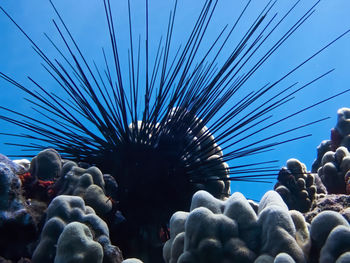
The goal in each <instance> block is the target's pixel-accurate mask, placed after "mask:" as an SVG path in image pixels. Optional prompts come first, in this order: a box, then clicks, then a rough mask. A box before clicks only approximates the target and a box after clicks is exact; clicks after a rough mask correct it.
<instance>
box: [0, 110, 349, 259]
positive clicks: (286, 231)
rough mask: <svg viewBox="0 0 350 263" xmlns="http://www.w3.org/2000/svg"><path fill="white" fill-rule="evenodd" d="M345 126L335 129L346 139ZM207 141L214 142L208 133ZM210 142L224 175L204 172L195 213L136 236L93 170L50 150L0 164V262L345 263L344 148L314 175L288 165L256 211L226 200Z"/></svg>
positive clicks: (237, 198) (111, 189)
mask: <svg viewBox="0 0 350 263" xmlns="http://www.w3.org/2000/svg"><path fill="white" fill-rule="evenodd" d="M344 112H345V111H344V110H343V111H342V114H343V115H344V114H345V113H344ZM342 122H346V121H344V120H342ZM345 124H346V123H345ZM345 124H344V123H343V124H342V126H341V125H340V124H339V125H338V126H337V129H339V130H342V131H344V132H345V131H347V128H346V127H347V126H346V125H345ZM140 125H142V123H140ZM201 132H203V134H207V135H208V136H209V135H210V133H209V132H208V131H207V130H206V129H205V128H204V129H203V130H202V131H201ZM193 134H196V136H203V135H200V134H199V133H193V132H190V133H189V137H188V138H187V139H188V140H193V138H192V137H191V136H194V135H193ZM344 134H345V133H344ZM204 137H205V136H204ZM206 140H209V141H211V142H210V144H211V146H212V147H213V148H212V151H214V152H215V153H214V152H212V153H211V155H205V154H204V155H203V158H206V160H207V162H208V163H211V165H213V167H216V168H220V169H217V171H216V173H215V172H214V171H211V170H210V169H208V170H203V174H205V177H206V178H207V181H203V182H199V181H198V182H196V183H195V187H197V188H198V189H202V188H203V189H205V190H199V191H197V192H196V193H195V194H194V195H193V196H192V200H191V202H190V204H189V211H188V212H185V211H177V212H175V213H174V214H173V215H172V217H171V218H170V222H169V224H164V225H148V227H146V225H143V227H140V228H137V227H136V228H135V227H134V226H133V225H132V224H131V225H130V224H128V219H127V218H125V216H124V214H123V213H122V211H119V210H118V208H119V206H118V205H119V204H118V203H117V202H116V200H118V198H119V196H118V195H119V194H120V191H121V189H120V186H118V183H117V181H116V180H115V178H114V177H113V176H111V175H109V174H102V172H101V171H100V170H99V169H98V168H97V167H95V166H91V165H89V164H86V163H79V164H77V163H75V162H72V161H69V160H64V159H62V158H61V157H60V155H59V153H57V152H56V151H55V150H52V149H47V150H45V151H42V152H40V153H39V154H38V155H37V156H36V157H35V158H33V160H32V161H30V162H29V161H28V160H25V159H23V160H17V161H11V160H10V159H9V158H7V157H6V156H3V155H0V262H4V263H30V262H33V263H41V262H48V263H50V262H52V263H70V262H71V263H73V262H94V263H95V262H96V263H117V262H125V263H142V261H141V260H143V262H146V263H147V262H164V261H165V262H166V263H176V262H178V263H185V262H186V263H191V262H196V263H197V262H200V263H206V262H208V263H209V262H218V263H226V262H242V263H245V262H246V263H317V262H321V263H328V262H336V263H344V262H349V260H350V224H349V222H350V195H348V194H349V190H348V188H349V189H350V186H349V185H348V181H349V180H350V172H349V170H350V161H349V160H350V153H349V151H348V149H347V148H346V147H344V146H340V147H338V148H336V150H335V151H327V152H325V153H324V155H323V156H322V159H321V161H320V166H319V168H318V174H316V173H311V172H308V171H307V168H306V166H305V164H303V163H302V162H300V161H299V160H296V159H289V160H288V161H287V163H286V167H283V168H282V169H281V170H280V171H279V175H278V177H277V180H278V181H277V183H276V184H275V186H274V189H275V191H268V192H267V193H265V195H264V196H263V197H262V199H261V200H260V202H258V203H257V202H254V201H252V200H247V199H246V198H245V197H244V196H243V195H242V194H241V193H238V192H236V193H234V194H232V195H231V196H229V197H228V193H229V187H228V186H227V181H226V180H225V179H224V178H227V177H228V170H227V167H226V165H225V163H224V162H223V161H222V159H220V158H221V157H220V156H221V153H220V151H221V150H220V148H218V146H215V143H213V142H214V139H213V137H212V136H211V135H210V136H209V137H208V138H207V139H206ZM204 142H205V140H204V141H203V143H204ZM188 143H190V141H188ZM208 143H209V142H208ZM197 146H198V147H201V146H200V145H197ZM216 154H218V155H216ZM213 156H214V157H213ZM212 158H213V159H212ZM192 178H193V179H194V180H195V179H196V178H195V177H192ZM211 179H212V181H211ZM212 182H213V183H212ZM35 191H37V192H36V193H35ZM209 191H210V192H209ZM339 193H342V194H339ZM153 216H154V215H153ZM45 217H46V218H45ZM39 235H40V237H39ZM143 236H146V238H143ZM4 237H6V238H4ZM137 237H140V238H137ZM146 240H147V242H146ZM112 244H113V245H112ZM115 245H118V247H117V246H115ZM119 247H121V248H122V251H123V250H124V249H125V251H127V252H128V253H129V254H128V255H127V257H128V256H129V255H137V256H138V257H140V258H141V259H137V258H129V259H125V260H124V261H123V257H122V251H121V250H120V249H119Z"/></svg>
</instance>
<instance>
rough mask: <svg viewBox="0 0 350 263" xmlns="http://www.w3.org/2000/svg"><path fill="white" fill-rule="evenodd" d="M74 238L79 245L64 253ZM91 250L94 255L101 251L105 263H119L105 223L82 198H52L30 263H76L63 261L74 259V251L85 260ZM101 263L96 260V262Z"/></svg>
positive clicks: (119, 255)
mask: <svg viewBox="0 0 350 263" xmlns="http://www.w3.org/2000/svg"><path fill="white" fill-rule="evenodd" d="M72 222H78V223H81V224H83V225H84V226H81V225H76V224H75V225H73V226H72V225H70V223H72ZM67 227H68V228H67ZM86 227H87V228H88V229H87V228H86ZM89 231H90V232H89ZM76 235H78V236H79V237H80V238H78V237H77V236H76ZM76 238H78V239H79V240H80V241H79V242H80V243H79V244H76V246H75V245H74V247H73V245H71V247H70V249H69V250H68V251H67V249H68V248H67V242H68V241H69V240H75V239H76ZM70 243H71V242H70ZM96 243H98V244H96ZM91 248H93V249H94V251H95V252H96V253H99V252H100V251H101V250H100V248H102V251H103V260H102V261H103V262H104V263H107V262H108V263H109V262H110V263H116V262H121V261H122V257H121V252H120V250H119V249H118V248H117V247H115V246H112V245H111V243H110V240H109V230H108V227H107V225H106V223H105V222H104V221H103V220H102V219H101V218H99V217H98V216H97V215H96V214H95V212H94V210H93V209H92V208H91V207H89V206H85V203H84V200H83V199H82V198H81V197H78V196H67V195H60V196H58V197H56V198H55V199H53V200H52V202H51V203H50V205H49V207H48V209H47V218H46V223H45V225H44V228H43V230H42V233H41V238H40V243H39V244H38V246H37V247H36V249H35V251H34V254H33V257H32V262H33V263H40V262H47V263H49V262H55V263H57V262H76V261H65V259H67V260H68V259H69V260H74V258H75V255H73V254H72V253H75V252H76V251H83V252H84V253H83V254H84V257H86V256H87V257H88V255H89V253H90V252H89V250H90V249H91ZM70 252H71V253H70ZM80 254H82V252H81V253H80ZM102 261H99V259H97V261H95V262H102ZM84 262H86V261H84ZM89 262H93V261H89Z"/></svg>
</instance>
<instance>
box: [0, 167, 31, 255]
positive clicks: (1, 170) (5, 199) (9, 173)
mask: <svg viewBox="0 0 350 263" xmlns="http://www.w3.org/2000/svg"><path fill="white" fill-rule="evenodd" d="M6 163H7V162H6ZM6 163H0V255H1V256H3V257H5V258H7V259H14V260H18V259H19V258H21V257H22V256H29V255H30V251H29V247H28V246H29V244H30V243H31V242H33V241H34V240H35V238H36V237H37V227H36V223H35V221H34V219H33V217H32V215H31V213H30V211H29V208H28V205H27V204H26V200H25V199H24V198H23V196H22V195H21V181H20V180H19V178H18V177H17V176H16V175H15V174H14V170H13V167H12V168H11V167H9V166H7V165H6Z"/></svg>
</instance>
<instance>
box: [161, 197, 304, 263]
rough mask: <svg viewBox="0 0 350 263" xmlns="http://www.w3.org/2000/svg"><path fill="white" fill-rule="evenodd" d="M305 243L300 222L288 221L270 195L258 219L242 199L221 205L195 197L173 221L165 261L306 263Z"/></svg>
mask: <svg viewBox="0 0 350 263" xmlns="http://www.w3.org/2000/svg"><path fill="white" fill-rule="evenodd" d="M296 213H297V212H296ZM308 237H309V235H308V228H307V226H306V223H305V221H304V220H303V217H302V216H301V215H300V214H294V215H291V213H290V212H289V211H288V208H287V206H286V204H285V203H284V202H283V200H282V199H281V197H280V196H279V195H278V194H277V193H276V192H274V191H269V192H267V193H266V194H265V195H264V197H263V198H262V200H261V202H260V204H259V208H258V214H256V213H255V211H254V209H253V208H252V206H251V205H250V204H249V202H248V201H247V200H246V199H245V198H244V196H243V195H242V194H240V193H234V194H233V195H232V196H231V197H229V198H228V199H227V200H226V201H221V200H218V199H215V198H214V197H213V196H211V195H210V194H209V193H207V192H204V191H199V192H197V193H196V194H195V195H194V196H193V199H192V204H191V209H190V212H189V213H186V212H177V213H175V214H174V215H173V216H172V218H171V220H170V240H168V241H167V242H166V244H165V246H164V248H163V255H164V259H165V261H166V262H170V263H174V262H254V261H255V260H256V261H255V262H274V261H275V262H285V261H283V260H285V259H286V258H288V260H290V262H294V261H295V262H306V258H305V255H304V253H307V252H308V249H309V247H310V240H309V238H308ZM276 240H278V242H276ZM283 253H287V254H288V255H285V254H283ZM270 259H272V261H271V260H270ZM266 260H270V261H266ZM291 260H293V261H291Z"/></svg>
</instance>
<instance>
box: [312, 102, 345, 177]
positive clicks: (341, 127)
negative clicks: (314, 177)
mask: <svg viewBox="0 0 350 263" xmlns="http://www.w3.org/2000/svg"><path fill="white" fill-rule="evenodd" d="M337 114H338V119H337V124H336V125H335V127H334V128H333V129H332V130H331V139H330V140H324V141H322V142H321V143H320V145H319V146H318V147H317V158H316V159H315V161H314V163H313V164H312V172H313V173H316V172H317V170H318V169H319V168H320V166H321V165H322V164H321V163H322V158H323V156H324V155H325V153H326V152H329V151H333V152H335V151H336V149H337V148H339V147H341V146H343V147H345V148H347V149H348V150H349V149H350V108H340V109H339V110H338V112H337Z"/></svg>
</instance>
